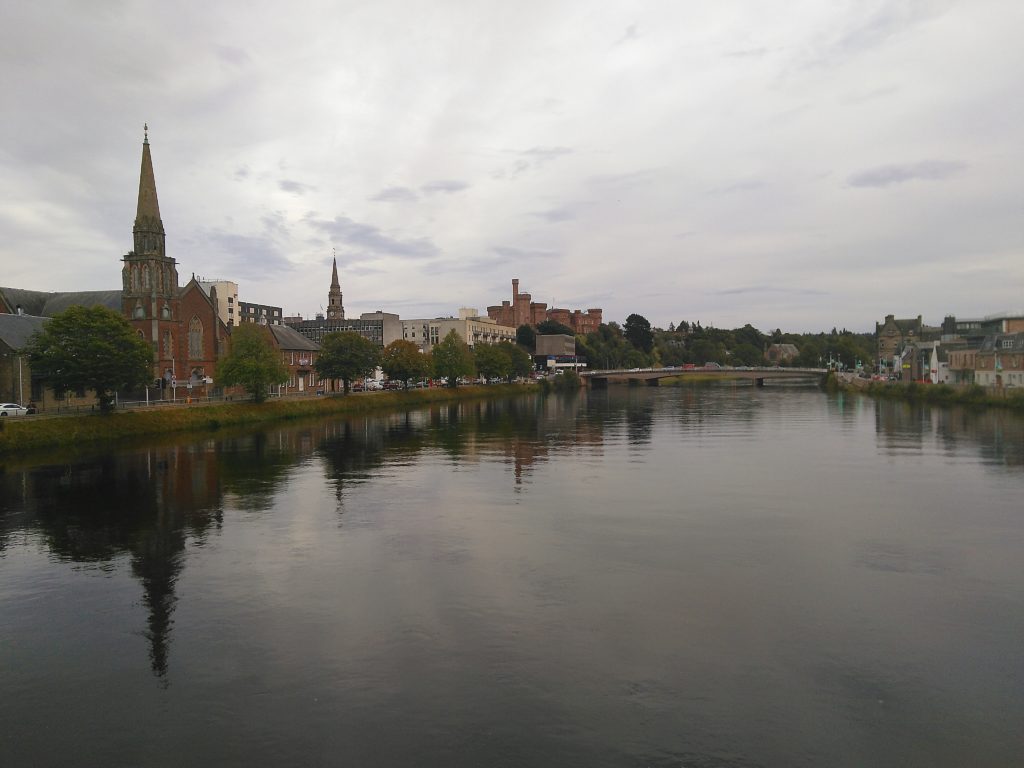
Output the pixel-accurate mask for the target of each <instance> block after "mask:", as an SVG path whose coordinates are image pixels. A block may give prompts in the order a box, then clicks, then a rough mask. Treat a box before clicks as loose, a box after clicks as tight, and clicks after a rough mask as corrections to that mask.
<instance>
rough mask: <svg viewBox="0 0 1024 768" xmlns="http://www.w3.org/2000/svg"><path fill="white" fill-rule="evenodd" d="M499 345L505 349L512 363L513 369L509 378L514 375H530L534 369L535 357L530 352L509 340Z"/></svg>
mask: <svg viewBox="0 0 1024 768" xmlns="http://www.w3.org/2000/svg"><path fill="white" fill-rule="evenodd" d="M498 347H500V348H501V349H503V350H505V353H506V354H507V355H508V359H509V362H510V363H512V371H511V372H510V373H509V378H510V379H511V378H512V377H513V376H529V375H530V372H531V371H533V358H532V357H530V353H529V352H527V351H526V350H525V349H523V348H522V347H520V346H519V345H518V344H513V343H512V342H509V341H503V342H501V343H500V344H499V345H498Z"/></svg>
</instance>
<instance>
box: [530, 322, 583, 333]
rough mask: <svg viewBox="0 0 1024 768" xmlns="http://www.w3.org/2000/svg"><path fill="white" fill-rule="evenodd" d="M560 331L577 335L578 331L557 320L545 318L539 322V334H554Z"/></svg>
mask: <svg viewBox="0 0 1024 768" xmlns="http://www.w3.org/2000/svg"><path fill="white" fill-rule="evenodd" d="M558 333H564V334H565V335H566V336H575V335H576V332H575V331H574V330H573V329H572V328H570V327H569V326H567V325H562V324H561V323H559V322H557V321H555V320H545V321H544V322H542V323H537V335H538V336H552V335H554V334H558Z"/></svg>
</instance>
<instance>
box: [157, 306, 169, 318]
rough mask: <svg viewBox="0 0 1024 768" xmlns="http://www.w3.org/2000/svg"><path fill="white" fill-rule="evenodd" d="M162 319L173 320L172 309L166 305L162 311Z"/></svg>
mask: <svg viewBox="0 0 1024 768" xmlns="http://www.w3.org/2000/svg"><path fill="white" fill-rule="evenodd" d="M160 317H162V318H163V319H164V320H170V319H171V308H170V307H168V306H167V305H166V304H164V306H163V308H162V309H161V310H160Z"/></svg>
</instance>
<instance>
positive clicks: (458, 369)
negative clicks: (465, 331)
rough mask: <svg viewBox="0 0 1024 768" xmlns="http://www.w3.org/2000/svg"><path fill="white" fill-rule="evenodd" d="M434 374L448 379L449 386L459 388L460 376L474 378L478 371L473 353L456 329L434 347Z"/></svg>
mask: <svg viewBox="0 0 1024 768" xmlns="http://www.w3.org/2000/svg"><path fill="white" fill-rule="evenodd" d="M433 355H434V373H435V375H437V376H438V377H440V378H444V377H448V386H449V387H457V386H458V385H459V377H460V376H472V375H473V373H474V372H475V371H476V366H475V364H474V362H473V352H472V351H471V350H470V348H469V346H468V345H467V344H466V342H464V341H463V340H462V337H460V336H459V334H458V333H457V332H456V330H455V329H454V328H452V330H450V331H448V335H447V336H445V337H444V338H443V339H441V342H440V343H439V344H435V345H434V351H433Z"/></svg>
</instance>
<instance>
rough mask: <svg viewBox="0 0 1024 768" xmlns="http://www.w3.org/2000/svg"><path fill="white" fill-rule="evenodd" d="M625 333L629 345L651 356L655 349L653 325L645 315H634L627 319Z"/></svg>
mask: <svg viewBox="0 0 1024 768" xmlns="http://www.w3.org/2000/svg"><path fill="white" fill-rule="evenodd" d="M623 333H624V334H625V336H626V339H628V340H629V343H630V344H632V345H633V346H634V347H636V348H637V349H639V350H640V351H641V352H644V353H645V354H650V352H651V350H652V349H654V333H653V332H652V331H651V324H650V323H649V322H648V321H647V318H646V317H644V316H643V315H637V314H632V315H630V316H629V317H627V318H626V325H625V327H624V328H623Z"/></svg>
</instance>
